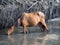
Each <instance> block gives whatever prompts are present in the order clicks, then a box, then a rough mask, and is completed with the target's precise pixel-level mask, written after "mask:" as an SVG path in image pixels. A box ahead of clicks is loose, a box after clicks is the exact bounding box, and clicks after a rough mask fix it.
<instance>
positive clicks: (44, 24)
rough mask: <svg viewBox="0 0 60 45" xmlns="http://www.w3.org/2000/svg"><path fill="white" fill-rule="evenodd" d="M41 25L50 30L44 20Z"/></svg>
mask: <svg viewBox="0 0 60 45" xmlns="http://www.w3.org/2000/svg"><path fill="white" fill-rule="evenodd" d="M41 23H42V24H43V26H45V28H46V29H47V30H48V27H47V25H46V23H45V20H44V19H42V20H41Z"/></svg>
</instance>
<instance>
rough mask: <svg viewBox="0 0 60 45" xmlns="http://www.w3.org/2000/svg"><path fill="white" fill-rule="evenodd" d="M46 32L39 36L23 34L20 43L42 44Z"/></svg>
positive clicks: (24, 44)
mask: <svg viewBox="0 0 60 45" xmlns="http://www.w3.org/2000/svg"><path fill="white" fill-rule="evenodd" d="M45 38H46V34H45V33H43V34H42V35H41V36H39V37H29V35H27V34H24V38H23V43H22V45H44V44H45Z"/></svg>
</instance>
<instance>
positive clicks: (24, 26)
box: [23, 25, 27, 34]
mask: <svg viewBox="0 0 60 45" xmlns="http://www.w3.org/2000/svg"><path fill="white" fill-rule="evenodd" d="M23 29H24V33H25V34H26V33H27V27H26V25H23Z"/></svg>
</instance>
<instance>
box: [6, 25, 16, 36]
mask: <svg viewBox="0 0 60 45" xmlns="http://www.w3.org/2000/svg"><path fill="white" fill-rule="evenodd" d="M14 29H15V26H14V25H13V26H12V27H11V28H10V29H8V32H7V34H8V35H10V34H12V33H13V32H14Z"/></svg>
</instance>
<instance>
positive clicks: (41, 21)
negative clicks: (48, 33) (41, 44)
mask: <svg viewBox="0 0 60 45" xmlns="http://www.w3.org/2000/svg"><path fill="white" fill-rule="evenodd" d="M18 24H20V25H22V26H23V29H24V33H26V32H27V26H29V27H32V26H36V25H39V27H41V28H42V31H45V29H47V30H48V27H47V25H46V22H45V15H44V13H42V12H31V13H23V15H22V17H21V18H19V19H18Z"/></svg>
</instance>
